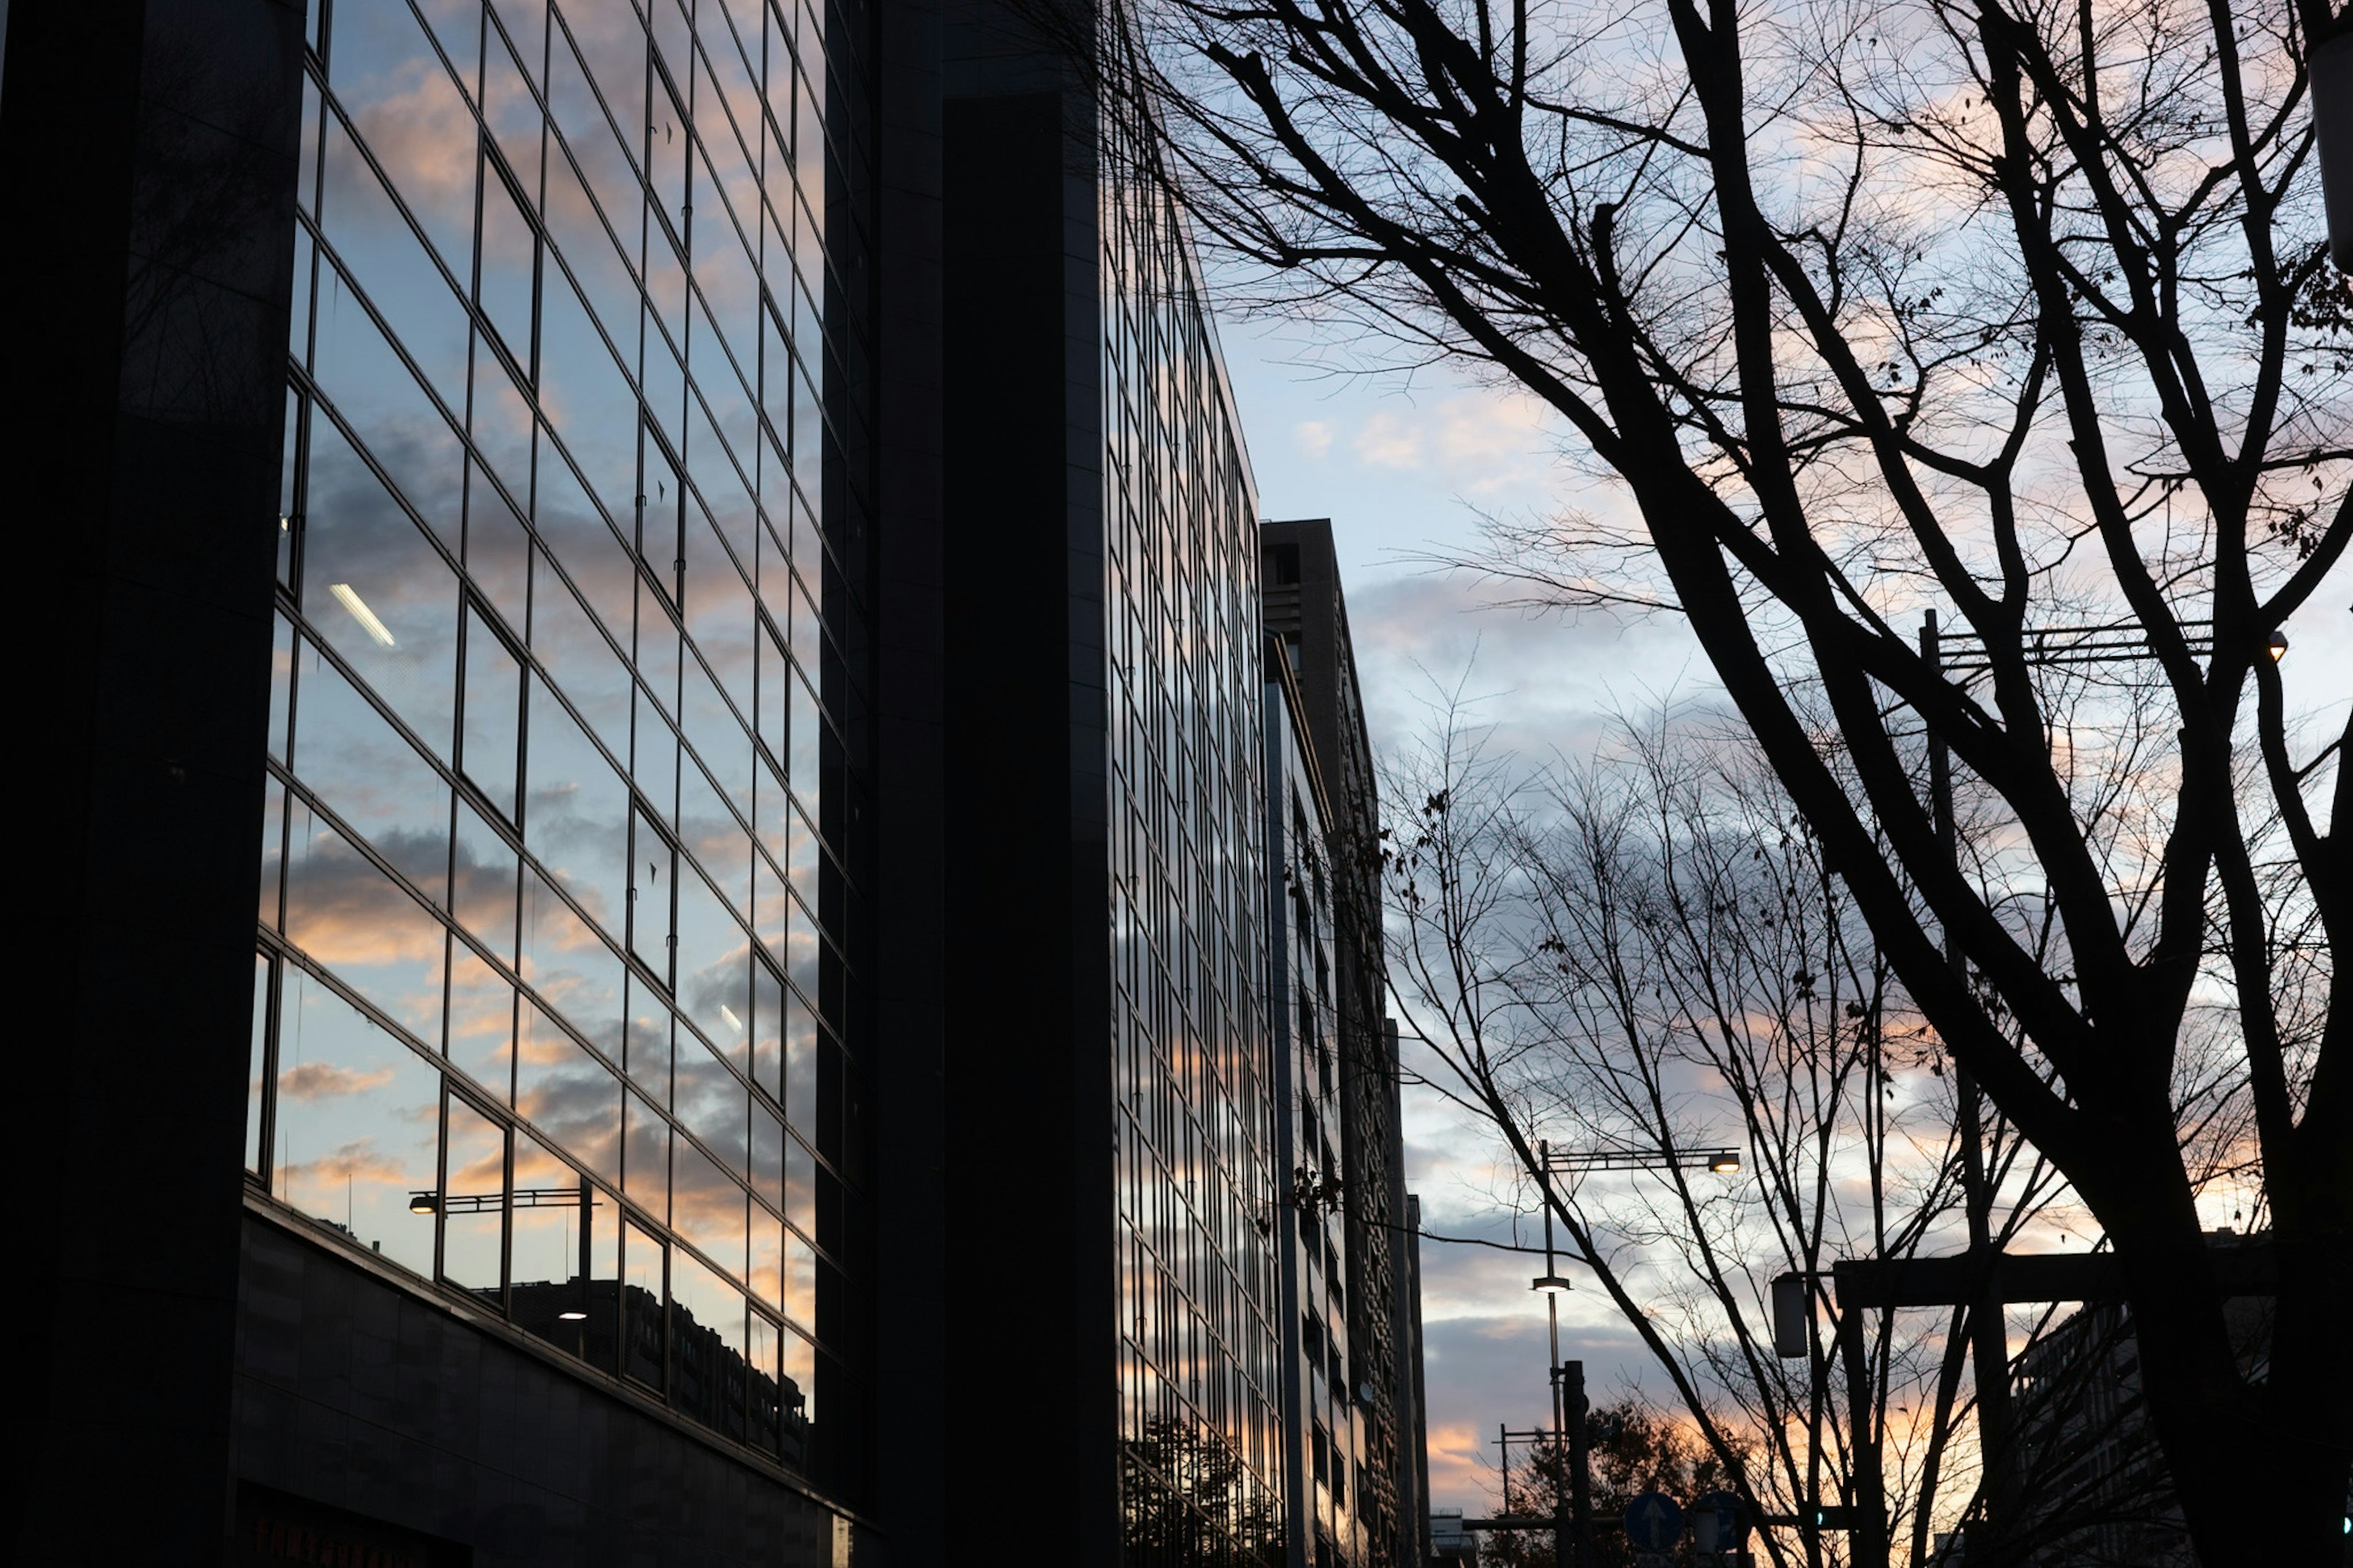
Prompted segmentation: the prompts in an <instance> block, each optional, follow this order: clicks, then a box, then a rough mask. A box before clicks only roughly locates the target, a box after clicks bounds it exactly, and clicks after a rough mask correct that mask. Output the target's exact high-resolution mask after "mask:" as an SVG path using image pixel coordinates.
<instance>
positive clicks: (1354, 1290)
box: [1260, 519, 1430, 1563]
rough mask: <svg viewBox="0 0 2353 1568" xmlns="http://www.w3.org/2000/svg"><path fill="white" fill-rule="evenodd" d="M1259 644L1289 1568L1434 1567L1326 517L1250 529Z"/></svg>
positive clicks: (1405, 1250) (1372, 922) (1414, 1278)
mask: <svg viewBox="0 0 2353 1568" xmlns="http://www.w3.org/2000/svg"><path fill="white" fill-rule="evenodd" d="M1260 539H1261V572H1262V580H1263V590H1262V592H1263V600H1264V605H1265V625H1266V632H1267V637H1268V651H1267V665H1268V682H1267V712H1268V716H1269V731H1268V742H1267V777H1268V799H1269V806H1268V809H1269V816H1268V829H1267V831H1268V841H1269V844H1270V845H1271V847H1272V848H1273V858H1274V861H1275V864H1276V866H1277V868H1278V874H1277V876H1276V877H1275V878H1273V879H1271V882H1270V885H1269V894H1270V898H1271V905H1270V914H1269V923H1270V927H1271V930H1272V931H1273V935H1274V939H1275V940H1274V948H1275V951H1276V952H1277V955H1278V956H1277V960H1276V963H1275V965H1274V974H1273V979H1272V984H1273V986H1274V989H1275V993H1276V995H1275V1005H1274V1008H1273V1029H1274V1037H1275V1046H1276V1053H1277V1058H1278V1060H1279V1062H1280V1063H1281V1065H1282V1069H1283V1074H1284V1082H1283V1087H1284V1107H1285V1111H1284V1117H1283V1130H1284V1131H1283V1138H1282V1148H1281V1158H1282V1167H1283V1169H1284V1171H1285V1173H1286V1180H1287V1181H1288V1182H1289V1183H1290V1184H1291V1187H1292V1190H1293V1195H1294V1200H1295V1201H1294V1204H1293V1208H1292V1210H1291V1211H1290V1217H1289V1218H1288V1219H1287V1222H1286V1223H1287V1226H1289V1229H1288V1231H1287V1236H1286V1240H1287V1247H1286V1250H1285V1256H1284V1267H1285V1270H1286V1272H1285V1279H1286V1280H1287V1281H1288V1282H1289V1283H1288V1288H1289V1289H1290V1290H1291V1292H1292V1310H1291V1312H1290V1313H1289V1314H1288V1316H1289V1318H1290V1319H1291V1320H1292V1321H1295V1322H1296V1323H1297V1324H1298V1325H1299V1343H1298V1346H1297V1354H1296V1364H1297V1366H1298V1368H1299V1372H1298V1373H1297V1375H1296V1376H1295V1377H1294V1378H1293V1384H1294V1385H1295V1390H1296V1398H1297V1409H1298V1412H1299V1414H1298V1415H1297V1416H1296V1417H1295V1420H1296V1421H1297V1422H1299V1423H1302V1424H1303V1426H1304V1427H1305V1430H1306V1441H1305V1442H1304V1444H1303V1445H1294V1452H1295V1453H1296V1454H1298V1455H1299V1456H1300V1457H1301V1460H1302V1463H1301V1466H1300V1471H1299V1474H1300V1479H1298V1480H1297V1481H1296V1482H1294V1485H1293V1518H1294V1520H1295V1521H1297V1522H1296V1523H1295V1524H1294V1527H1293V1531H1292V1534H1293V1539H1294V1540H1298V1541H1300V1542H1302V1543H1303V1553H1304V1554H1303V1555H1298V1556H1294V1559H1293V1560H1294V1561H1295V1562H1303V1563H1314V1562H1316V1561H1319V1558H1318V1557H1317V1555H1315V1553H1314V1552H1313V1551H1308V1550H1307V1546H1308V1544H1309V1543H1311V1542H1312V1543H1314V1544H1315V1545H1318V1546H1321V1547H1323V1550H1324V1553H1325V1557H1326V1558H1327V1559H1328V1560H1335V1561H1345V1562H1364V1563H1401V1562H1414V1563H1419V1562H1424V1561H1427V1560H1428V1558H1429V1555H1430V1553H1429V1549H1428V1543H1427V1530H1428V1523H1427V1517H1426V1515H1427V1510H1426V1508H1425V1505H1424V1499H1425V1498H1426V1496H1427V1494H1428V1490H1429V1486H1428V1481H1427V1475H1428V1458H1427V1454H1426V1452H1425V1451H1424V1448H1423V1442H1422V1432H1423V1424H1422V1419H1421V1415H1420V1403H1421V1389H1420V1364H1421V1350H1420V1335H1421V1328H1420V1307H1419V1303H1420V1281H1419V1259H1418V1255H1417V1254H1416V1252H1415V1251H1414V1248H1413V1237H1414V1233H1415V1232H1416V1231H1417V1230H1418V1229H1419V1222H1418V1220H1417V1219H1415V1218H1413V1217H1412V1216H1413V1214H1414V1206H1413V1200H1412V1199H1411V1198H1410V1196H1409V1194H1407V1193H1406V1190H1405V1173H1404V1134H1403V1127H1402V1124H1401V1111H1402V1107H1401V1104H1400V1093H1401V1088H1402V1084H1401V1079H1400V1077H1399V1074H1398V1056H1397V1050H1398V1044H1397V1031H1396V1026H1395V1025H1394V1023H1392V1022H1391V1021H1390V1020H1389V1018H1388V979H1387V973H1388V972H1387V966H1386V963H1385V962H1384V959H1383V955H1382V931H1381V893H1380V866H1381V858H1380V812H1379V801H1378V795H1377V787H1376V783H1375V778H1374V772H1373V760H1372V748H1371V745H1370V742H1369V741H1368V739H1367V736H1366V726H1365V715H1364V700H1363V695H1362V692H1361V690H1360V689H1359V687H1358V684H1357V679H1356V654H1355V651H1354V649H1353V647H1351V645H1350V642H1349V637H1348V616H1347V605H1346V601H1345V596H1344V595H1343V594H1342V592H1341V585H1340V574H1339V564H1338V557H1337V554H1336V552H1335V549H1334V545H1333V539H1332V525H1331V522H1330V521H1329V520H1327V519H1314V520H1310V521H1293V522H1270V523H1267V524H1265V525H1264V526H1263V527H1262V528H1261V531H1260Z"/></svg>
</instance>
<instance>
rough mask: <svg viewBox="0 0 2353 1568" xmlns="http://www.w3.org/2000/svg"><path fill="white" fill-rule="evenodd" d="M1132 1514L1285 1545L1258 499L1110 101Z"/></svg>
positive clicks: (1200, 312)
mask: <svg viewBox="0 0 2353 1568" xmlns="http://www.w3.org/2000/svg"><path fill="white" fill-rule="evenodd" d="M1103 115H1104V117H1105V124H1104V134H1103V153H1102V156H1103V162H1102V171H1103V173H1102V177H1101V180H1100V182H1099V202H1100V205H1099V220H1100V224H1101V230H1100V232H1101V236H1102V247H1103V249H1102V256H1101V266H1102V268H1103V289H1102V310H1103V318H1102V319H1103V333H1104V342H1103V355H1104V379H1103V421H1104V429H1105V432H1106V443H1105V445H1106V456H1107V459H1108V461H1107V463H1106V468H1105V482H1104V496H1103V504H1104V533H1105V542H1106V546H1107V548H1106V557H1107V568H1106V569H1107V571H1108V573H1109V583H1108V584H1107V587H1108V592H1107V594H1106V616H1107V620H1108V625H1107V626H1106V632H1107V635H1108V638H1109V643H1110V652H1109V658H1108V661H1107V662H1108V666H1109V669H1108V675H1109V689H1108V693H1107V700H1108V703H1109V713H1108V723H1109V731H1110V762H1111V793H1112V799H1111V802H1110V821H1111V824H1112V857H1113V889H1112V916H1113V1049H1114V1052H1115V1055H1116V1063H1115V1068H1114V1081H1115V1083H1116V1085H1117V1092H1118V1094H1119V1097H1120V1103H1119V1106H1118V1108H1117V1116H1116V1120H1117V1127H1118V1137H1119V1151H1120V1152H1119V1158H1120V1171H1119V1191H1120V1206H1119V1214H1118V1216H1117V1221H1116V1223H1117V1226H1118V1248H1119V1259H1120V1264H1119V1267H1120V1276H1121V1278H1120V1287H1121V1297H1120V1307H1119V1310H1120V1313H1121V1322H1120V1329H1121V1337H1120V1351H1119V1357H1120V1365H1119V1369H1118V1370H1119V1379H1120V1393H1121V1400H1120V1424H1121V1426H1120V1441H1121V1467H1120V1487H1121V1509H1122V1518H1123V1527H1124V1532H1125V1536H1126V1547H1127V1552H1128V1560H1129V1561H1130V1562H1131V1563H1137V1564H1158V1563H1170V1564H1175V1563H1184V1564H1188V1565H1189V1564H1197V1563H1198V1564H1222V1563H1280V1562H1282V1552H1283V1547H1282V1511H1283V1510H1282V1451H1283V1449H1282V1445H1283V1424H1282V1415H1281V1403H1280V1401H1281V1382H1280V1379H1281V1366H1280V1359H1279V1357H1280V1350H1279V1345H1280V1335H1279V1332H1278V1328H1277V1323H1278V1319H1277V1308H1276V1283H1275V1271H1274V1264H1273V1258H1274V1251H1273V1242H1272V1240H1271V1237H1272V1234H1273V1231H1272V1226H1273V1223H1274V1218H1275V1215H1276V1204H1277V1192H1276V1183H1275V1167H1274V1163H1273V1159H1272V1148H1273V1141H1274V1122H1273V1118H1274V1116H1275V1114H1276V1113H1277V1109H1276V1106H1275V1103H1274V1097H1273V1094H1272V1091H1271V1084H1270V1081H1269V1074H1270V1072H1271V1059H1270V1058H1269V1056H1268V1053H1267V1047H1266V1041H1267V1038H1268V1033H1267V1030H1268V1020H1267V1018H1266V1016H1265V1009H1264V1001H1263V993H1264V985H1265V979H1264V975H1265V968H1264V963H1265V959H1264V954H1265V951H1266V950H1265V945H1264V935H1263V916H1262V913H1261V910H1262V905H1261V893H1260V892H1259V889H1261V888H1262V887H1263V886H1264V882H1263V879H1264V877H1265V876H1266V875H1267V867H1266V858H1265V847H1264V843H1263V837H1262V831H1263V830H1262V828H1261V823H1262V821H1263V815H1264V804H1263V799H1264V797H1263V783H1262V769H1261V763H1260V761H1259V755H1260V746H1261V739H1260V736H1261V730H1260V722H1261V719H1260V710H1259V689H1260V688H1259V681H1260V673H1259V666H1258V653H1257V647H1258V565H1257V563H1258V546H1257V524H1256V519H1255V512H1256V505H1255V497H1254V496H1253V494H1252V492H1251V489H1250V477H1249V471H1248V468H1247V462H1246V458H1245V457H1244V454H1243V452H1242V449H1241V445H1240V438H1239V436H1238V435H1237V430H1236V424H1235V420H1234V415H1233V409H1232V407H1231V405H1230V402H1229V396H1228V393H1227V389H1226V386H1225V384H1224V378H1223V374H1222V371H1221V369H1220V367H1219V360H1218V350H1217V345H1216V342H1215V339H1214V337H1213V336H1212V331H1211V327H1210V323H1209V321H1208V312H1207V310H1206V308H1205V306H1204V303H1203V300H1202V298H1201V294H1200V291H1199V280H1198V276H1197V274H1196V272H1195V269H1194V267H1193V264H1192V259H1191V257H1190V254H1189V250H1188V248H1187V246H1186V244H1185V241H1184V238H1183V236H1182V231H1181V229H1180V227H1179V226H1178V223H1177V220H1176V214H1175V213H1174V211H1173V210H1172V209H1171V207H1170V206H1169V205H1168V203H1167V200H1166V196H1165V195H1164V194H1163V193H1162V192H1161V190H1160V189H1159V187H1158V186H1157V185H1156V184H1155V183H1154V182H1153V180H1152V179H1151V177H1150V174H1149V172H1148V170H1145V169H1143V168H1140V167H1139V166H1138V162H1137V161H1138V157H1139V155H1140V153H1142V152H1143V150H1144V148H1145V141H1144V138H1143V137H1142V136H1141V135H1140V134H1139V132H1138V131H1137V128H1135V127H1134V126H1130V125H1126V124H1124V123H1120V122H1119V121H1117V120H1116V118H1115V110H1114V107H1113V103H1111V102H1106V103H1105V104H1104V105H1103Z"/></svg>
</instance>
